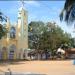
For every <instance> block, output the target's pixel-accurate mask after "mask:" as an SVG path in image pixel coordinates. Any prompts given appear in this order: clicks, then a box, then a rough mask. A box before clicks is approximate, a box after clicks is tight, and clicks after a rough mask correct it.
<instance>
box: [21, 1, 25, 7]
mask: <svg viewBox="0 0 75 75" xmlns="http://www.w3.org/2000/svg"><path fill="white" fill-rule="evenodd" d="M21 3H22V8H24V4H25V3H24V0H21Z"/></svg>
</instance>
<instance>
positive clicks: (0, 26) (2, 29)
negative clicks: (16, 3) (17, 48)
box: [0, 12, 7, 39]
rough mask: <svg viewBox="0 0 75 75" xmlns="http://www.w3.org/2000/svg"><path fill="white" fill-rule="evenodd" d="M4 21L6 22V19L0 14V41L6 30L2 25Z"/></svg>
mask: <svg viewBox="0 0 75 75" xmlns="http://www.w3.org/2000/svg"><path fill="white" fill-rule="evenodd" d="M4 21H5V22H6V18H5V17H4V15H3V13H2V12H0V22H1V24H0V39H1V38H2V37H3V36H5V35H6V33H7V28H6V27H5V26H4V25H3V24H2V22H4Z"/></svg>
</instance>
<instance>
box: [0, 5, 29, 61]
mask: <svg viewBox="0 0 75 75" xmlns="http://www.w3.org/2000/svg"><path fill="white" fill-rule="evenodd" d="M6 27H7V29H8V33H7V36H6V37H3V38H2V39H1V40H0V59H3V60H7V59H26V57H27V49H28V12H27V11H26V10H25V9H24V6H23V4H22V6H21V7H20V8H19V10H18V17H17V23H16V25H11V23H10V19H9V18H7V22H6Z"/></svg>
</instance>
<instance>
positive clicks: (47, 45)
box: [29, 21, 71, 52]
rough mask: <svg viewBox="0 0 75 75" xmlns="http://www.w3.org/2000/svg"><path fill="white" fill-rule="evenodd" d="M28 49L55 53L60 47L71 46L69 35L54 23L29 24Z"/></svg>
mask: <svg viewBox="0 0 75 75" xmlns="http://www.w3.org/2000/svg"><path fill="white" fill-rule="evenodd" d="M29 33H30V34H29V47H30V48H34V49H37V50H44V51H45V50H49V51H52V52H53V51H55V50H56V49H57V48H58V47H60V46H61V45H66V44H67V45H69V44H71V35H70V34H68V33H66V32H64V31H63V30H62V29H61V28H60V27H59V26H58V25H56V23H51V22H48V23H43V22H40V21H38V22H31V23H29Z"/></svg>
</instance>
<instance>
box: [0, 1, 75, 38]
mask: <svg viewBox="0 0 75 75" xmlns="http://www.w3.org/2000/svg"><path fill="white" fill-rule="evenodd" d="M64 3H65V1H59V0H58V1H25V5H24V7H25V9H26V10H27V11H28V23H30V22H31V21H44V22H53V21H55V22H56V23H57V24H58V25H59V26H60V27H61V28H62V29H63V30H64V31H66V32H68V33H71V34H72V36H73V37H75V33H73V26H67V25H66V23H65V22H60V20H59V14H60V12H61V10H62V9H63V6H64ZM20 7H21V2H20V1H0V10H1V11H2V12H3V13H4V14H5V15H7V16H8V17H9V18H10V21H11V23H12V24H14V23H16V22H17V15H18V9H19V8H20Z"/></svg>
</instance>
